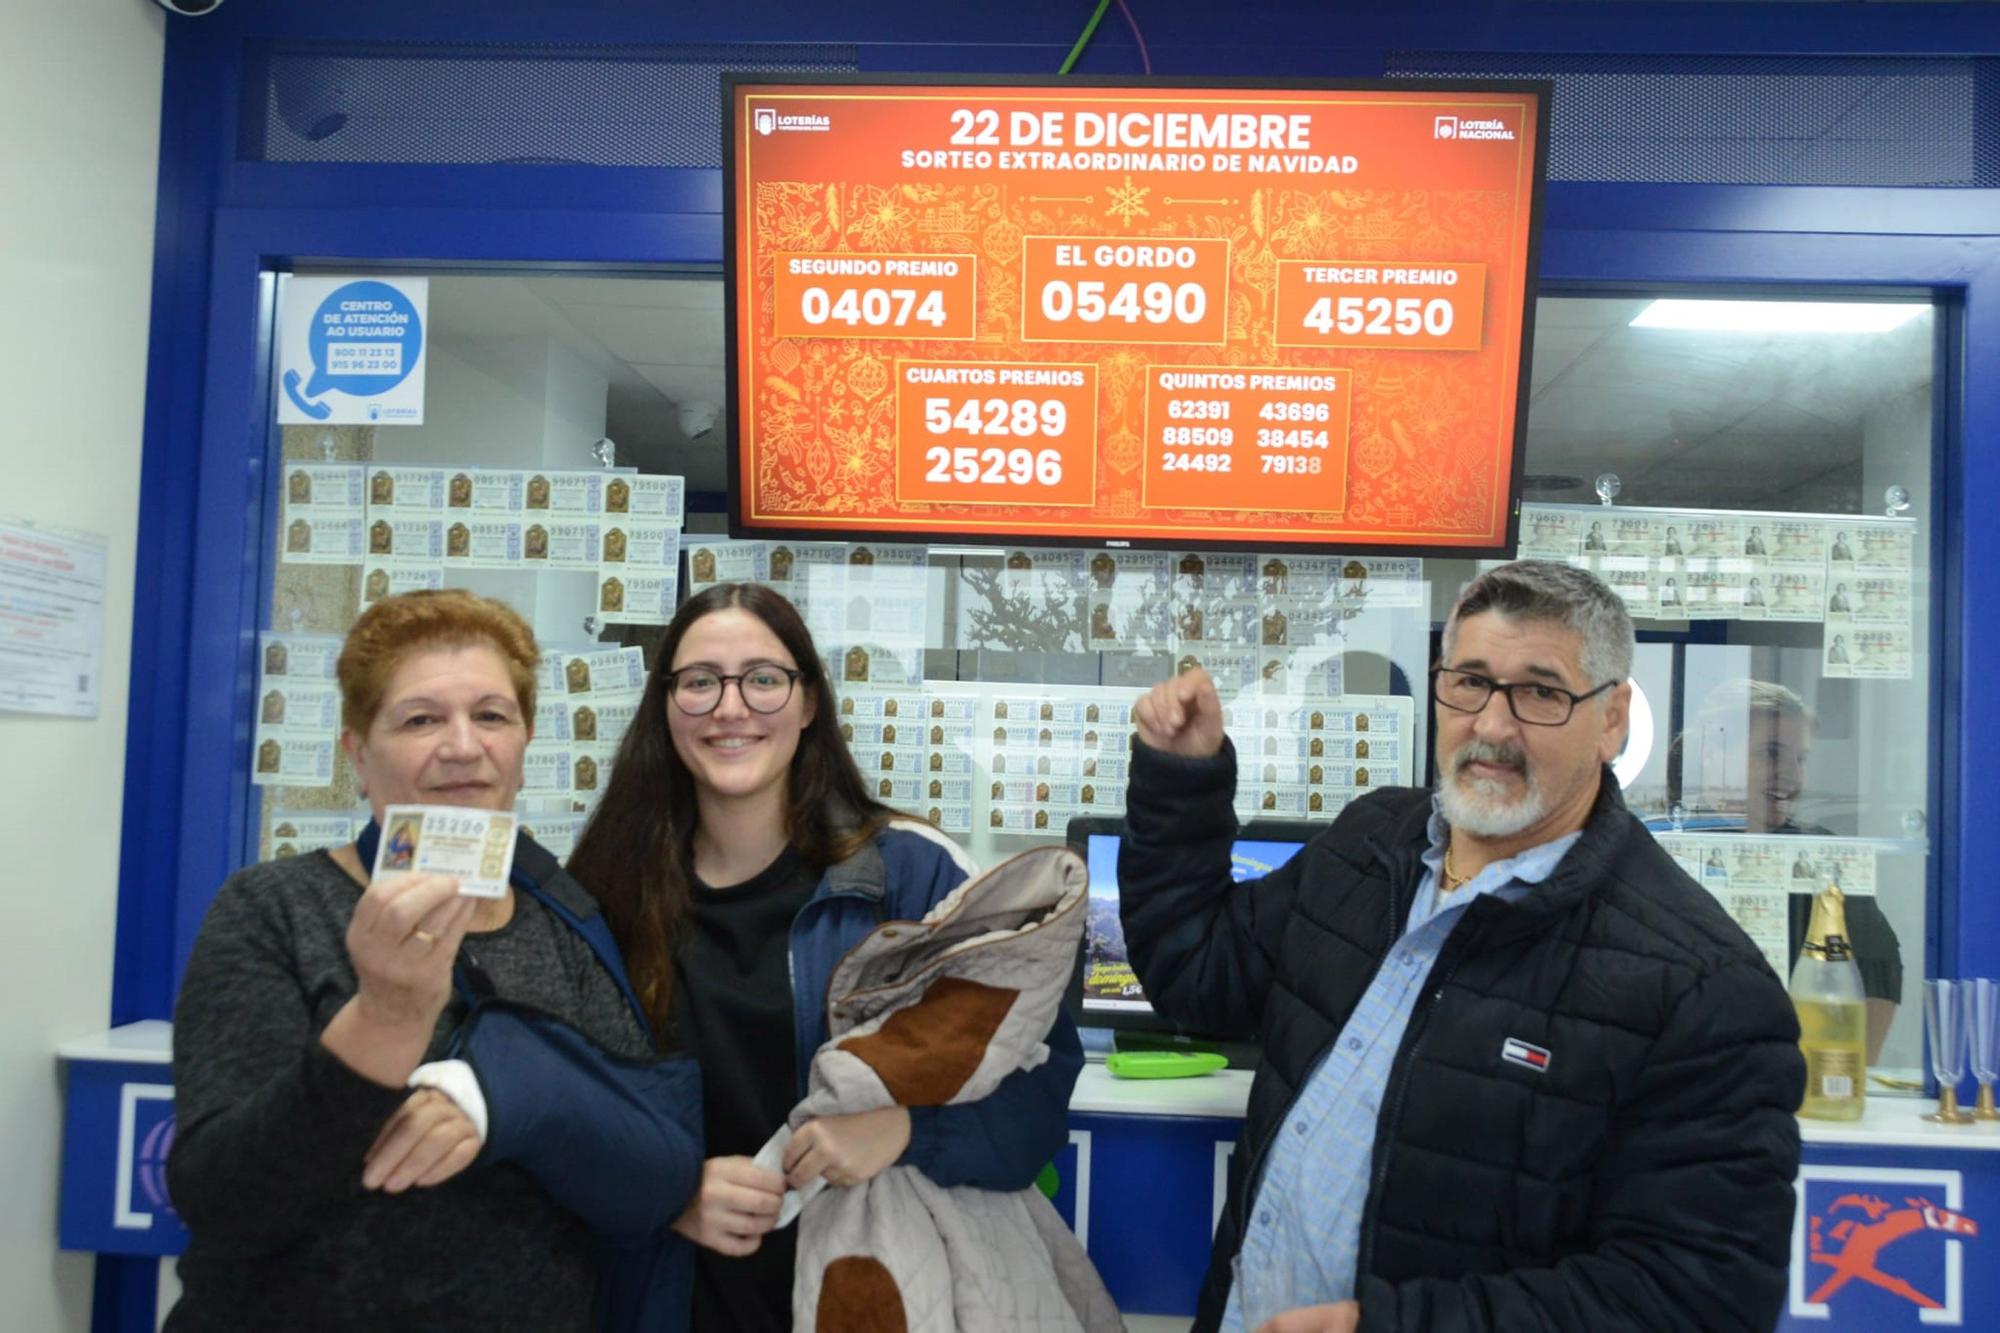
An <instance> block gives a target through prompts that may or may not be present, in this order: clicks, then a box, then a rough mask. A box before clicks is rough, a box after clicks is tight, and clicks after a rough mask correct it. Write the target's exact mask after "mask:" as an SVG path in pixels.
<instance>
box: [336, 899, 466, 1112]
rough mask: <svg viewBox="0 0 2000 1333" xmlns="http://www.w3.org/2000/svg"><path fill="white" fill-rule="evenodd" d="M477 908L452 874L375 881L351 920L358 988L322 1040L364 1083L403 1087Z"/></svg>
mask: <svg viewBox="0 0 2000 1333" xmlns="http://www.w3.org/2000/svg"><path fill="white" fill-rule="evenodd" d="M478 905H479V904H478V900H477V899H473V898H462V897H460V896H459V893H458V881H457V880H456V879H454V878H453V877H452V876H450V875H417V874H401V875H384V876H382V877H381V878H379V879H376V880H375V881H374V882H372V883H371V884H369V886H368V889H367V891H366V892H365V893H363V894H362V895H361V901H360V902H358V903H356V904H355V907H354V915H353V917H352V918H350V919H349V921H348V923H347V958H348V961H349V962H350V963H352V964H353V966H354V976H355V979H356V981H357V982H358V983H359V984H358V987H357V989H356V991H355V994H354V998H353V999H351V1000H349V1001H348V1002H347V1003H346V1004H344V1005H342V1006H341V1008H340V1012H339V1013H337V1014H335V1015H334V1016H333V1021H332V1022H330V1023H328V1024H327V1025H326V1031H324V1032H322V1033H320V1038H319V1039H320V1043H321V1044H322V1045H324V1046H325V1047H326V1048H327V1049H328V1050H330V1051H332V1052H333V1053H334V1054H335V1055H337V1056H339V1057H340V1059H341V1060H342V1062H343V1063H345V1064H346V1065H347V1066H348V1068H350V1069H352V1070H354V1072H355V1073H357V1074H360V1075H361V1076H362V1077H363V1078H366V1079H371V1080H373V1081H374V1082H376V1083H380V1084H382V1085H383V1086H385V1087H391V1088H399V1087H401V1086H403V1083H404V1082H405V1081H406V1080H407V1079H408V1078H409V1077H410V1072H411V1071H412V1070H414V1069H415V1068H416V1067H417V1066H418V1065H419V1064H422V1063H423V1059H424V1052H425V1051H426V1050H427V1049H428V1048H429V1046H430V1041H431V1031H432V1029H433V1028H434V1027H435V1026H436V1025H437V1017H438V1014H439V1013H441V1012H443V1010H444V1006H445V1001H446V1000H448V999H450V998H451V965H452V960H453V959H454V958H456V957H457V956H458V942H459V941H460V940H462V939H464V938H465V931H466V928H467V927H468V926H470V925H471V924H472V913H473V909H474V908H476V907H477V906H478Z"/></svg>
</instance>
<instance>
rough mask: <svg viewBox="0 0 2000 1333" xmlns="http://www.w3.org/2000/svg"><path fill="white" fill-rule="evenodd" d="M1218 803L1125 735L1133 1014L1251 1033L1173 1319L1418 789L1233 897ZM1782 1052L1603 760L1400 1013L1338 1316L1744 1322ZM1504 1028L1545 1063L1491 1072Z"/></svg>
mask: <svg viewBox="0 0 2000 1333" xmlns="http://www.w3.org/2000/svg"><path fill="white" fill-rule="evenodd" d="M1234 786H1235V756H1234V753H1233V751H1231V750H1229V749H1227V748H1225V750H1224V752H1223V753H1222V754H1221V755H1219V756H1217V757H1216V758H1214V759H1208V760H1190V759H1184V758H1180V757H1177V756H1173V755H1169V754H1165V753H1162V752H1160V751H1157V750H1152V749H1150V748H1148V747H1147V746H1144V745H1140V746H1139V747H1138V749H1137V753H1136V755H1135V758H1134V760H1133V766H1132V781H1131V786H1130V788H1129V790H1128V795H1127V800H1128V808H1127V822H1128V824H1129V830H1128V835H1127V837H1126V839H1125V841H1124V847H1123V851H1122V852H1121V854H1120V857H1119V863H1118V880H1119V889H1120V910H1121V913H1122V915H1123V917H1124V922H1125V936H1126V941H1127V944H1128V945H1129V947H1130V949H1131V955H1132V963H1133V966H1134V968H1135V969H1136V970H1137V972H1138V975H1139V979H1140V981H1141V982H1142V983H1143V984H1144V986H1145V988H1146V997H1147V999H1149V1000H1150V1001H1151V1002H1152V1003H1153V1004H1154V1005H1155V1006H1156V1007H1157V1008H1158V1009H1159V1010H1160V1011H1161V1012H1162V1013H1163V1014H1165V1015H1167V1016H1168V1017H1171V1018H1174V1019H1177V1020H1179V1021H1181V1022H1184V1023H1186V1024H1187V1025H1188V1026H1190V1027H1192V1028H1196V1029H1199V1030H1201V1031H1206V1032H1216V1033H1222V1034H1228V1035H1239V1036H1251V1035H1257V1036H1260V1037H1261V1040H1262V1044H1263V1053H1264V1059H1263V1063H1262V1065H1261V1067H1260V1069H1259V1070H1258V1073H1257V1077H1256V1080H1255V1082H1254V1083H1253V1085H1252V1087H1251V1093H1250V1107H1249V1117H1248V1120H1247V1122H1246V1124H1245V1126H1244V1130H1243V1137H1242V1141H1241V1142H1240V1144H1239V1145H1238V1148H1237V1151H1236V1154H1235V1157H1234V1159H1233V1160H1232V1163H1231V1167H1230V1178H1229V1180H1230V1184H1229V1199H1228V1202H1227V1204H1226V1206H1225V1208H1224V1210H1223V1214H1222V1220H1221V1223H1220V1225H1219V1227H1218V1229H1217V1232H1216V1242H1215V1260H1214V1263H1213V1265H1212V1267H1211V1269H1210V1272H1209V1276H1208V1281H1207V1283H1206V1285H1205V1287H1204V1289H1203V1292H1202V1300H1201V1308H1200V1311H1199V1315H1198V1317H1197V1319H1196V1322H1195V1327H1196V1328H1198V1329H1212V1328H1214V1327H1215V1326H1216V1325H1217V1323H1218V1321H1219V1320H1220V1318H1221V1316H1222V1311H1223V1307H1224V1304H1225V1302H1226V1300H1227V1297H1228V1291H1229V1262H1230V1260H1231V1258H1232V1257H1233V1256H1234V1255H1235V1253H1236V1251H1237V1247H1238V1245H1239V1243H1240V1240H1241V1237H1242V1227H1243V1219H1244V1216H1245V1214H1246V1213H1247V1211H1248V1206H1249V1204H1250V1202H1251V1200H1252V1199H1253V1197H1254V1192H1255V1189H1256V1184H1257V1180H1258V1178H1259V1175H1260V1173H1261V1168H1262V1165H1263V1157H1264V1150H1265V1147H1266V1146H1267V1145H1268V1143H1269V1142H1270V1139H1271V1137H1272V1135H1273V1134H1274V1133H1275V1132H1276V1131H1277V1129H1278V1128H1279V1126H1280V1125H1281V1124H1282V1123H1283V1121H1284V1117H1285V1114H1286V1111H1287V1110H1288V1109H1289V1108H1290V1106H1291V1104H1292V1101H1293V1099H1294V1097H1295V1096H1296V1095H1297V1093H1298V1091H1299V1089H1300V1087H1301V1086H1302V1085H1303V1084H1304V1082H1305V1080H1306V1079H1307V1077H1308V1076H1309V1074H1310V1072H1311V1070H1312V1069H1313V1066H1314V1064H1315V1062H1316V1061H1317V1059H1318V1057H1319V1055H1320V1053H1321V1052H1322V1051H1324V1050H1325V1049H1326V1047H1327V1045H1328V1044H1329V1043H1330V1042H1332V1041H1333V1040H1334V1038H1335V1037H1336V1036H1338V1035H1339V1033H1340V1030H1341V1028H1342V1026H1343V1025H1344V1024H1345V1023H1346V1021H1347V1019H1348V1017H1349V1015H1350V1014H1352V1013H1353V1011H1354V1009H1355V1007H1356V1005H1357V1004H1358V1003H1359V1002H1360V999H1361V996H1362V995H1363V993H1364V992H1365V991H1366V990H1367V988H1368V985H1369V983H1370V981H1371V980H1372V978H1373V977H1374V974H1375V970H1376V968H1377V967H1378V966H1379V964H1380V963H1381V961H1382V958H1383V956H1384V955H1385V954H1386V953H1387V951H1388V949H1389V947H1390V946H1391V945H1392V944H1393V943H1394V942H1395V940H1396V939H1397V938H1398V937H1399V936H1400V934H1401V933H1402V930H1403V927H1404V923H1405V922H1406V921H1407V920H1408V916H1409V910H1410V903H1411V900H1412V899H1413V898H1414V896H1415V894H1416V890H1417V887H1418V885H1419V884H1420V883H1421V881H1422V877H1423V865H1422V861H1421V856H1422V852H1423V849H1424V848H1425V846H1426V845H1427V837H1426V831H1425V830H1426V824H1427V821H1428V818H1429V814H1430V793H1428V792H1426V791H1418V790H1412V789H1389V790H1383V791H1379V792H1375V793H1371V794H1370V795H1368V796H1366V797H1363V798H1362V799H1361V800H1359V801H1356V802H1355V803H1354V804H1353V805H1351V806H1349V807H1348V808H1347V809H1346V810H1344V811H1343V812H1342V813H1341V815H1340V817H1339V819H1338V820H1337V821H1335V823H1334V824H1333V825H1332V826H1331V827H1330V828H1329V829H1328V830H1327V832H1325V833H1324V834H1322V835H1320V836H1319V837H1318V838H1316V839H1314V840H1313V841H1312V842H1311V843H1310V844H1308V845H1307V846H1306V847H1305V848H1304V849H1303V850H1302V851H1301V852H1300V853H1299V854H1298V855H1297V856H1296V857H1294V858H1293V859H1292V860H1291V861H1290V862H1289V863H1287V864H1286V865H1285V866H1284V867H1283V868H1281V869H1279V870H1278V871H1276V872H1274V873H1273V874H1271V875H1269V876H1267V877H1265V878H1264V879H1262V880H1259V881H1255V882H1252V883H1248V884H1244V885H1241V886H1236V885H1232V883H1231V880H1230V874H1229V848H1230V842H1231V839H1232V837H1233V835H1234V833H1235V831H1236V819H1235V814H1234V812H1233V810H1232V809H1231V795H1232V792H1233V790H1234ZM1798 1036H1799V1029H1798V1022H1797V1019H1796V1017H1795V1015H1794V1013H1793V1011H1792V1007H1791V1003H1790V1001H1789V999H1788V998H1787V996H1786V994H1785V991H1784V988H1783V987H1782V986H1780V985H1779V984H1778V981H1777V978H1776V977H1774V976H1773V975H1772V974H1771V971H1770V968H1769V967H1768V965H1767V964H1766V963H1765V962H1764V959H1763V958H1762V956H1761V955H1760V954H1759V953H1758V951H1757V950H1756V948H1755V947H1754V946H1752V945H1751V943H1750V941H1749V940H1748V938H1746V937H1745V936H1744V934H1743V932H1742V931H1741V930H1740V929H1739V928H1738V927H1737V926H1736V924H1735V923H1734V922H1732V921H1731V920H1730V919H1729V917H1728V916H1727V915H1726V914H1725V913H1724V912H1723V910H1722V908H1721V906H1720V905H1719V904H1718V903H1716V902H1715V900H1714V899H1713V898H1712V897H1711V896H1710V895H1709V894H1708V893H1707V892H1706V891H1705V890H1704V889H1702V888H1701V887H1700V886H1699V885H1697V884H1695V883H1694V881H1692V880H1690V879H1689V878H1688V877H1687V876H1686V875H1685V874H1684V873H1683V872H1682V871H1681V870H1680V868H1679V867H1678V866H1677V865H1675V863H1674V861H1673V859H1672V858H1671V857H1669V856H1668V855H1667V854H1666V853H1665V852H1664V851H1662V850H1661V849H1660V847H1659V845H1658V844H1657V843H1655V842H1654V841H1653V839H1652V837H1651V835H1650V834H1648V833H1647V832H1646V831H1645V829H1644V827H1643V826H1642V825H1641V824H1640V823H1639V822H1638V820H1636V819H1634V818H1633V817H1632V816H1631V814H1629V813H1628V812H1627V811H1626V809H1625V805H1624V802H1623V800H1622V799H1621V798H1620V796H1619V793H1618V787H1617V783H1616V781H1615V780H1614V779H1613V778H1612V777H1611V775H1610V772H1609V770H1608V769H1607V770H1606V771H1605V774H1604V779H1603V786H1602V789H1601V792H1600V795H1599V797H1598V799H1597V803H1596V805H1595V807H1594V808H1593V810H1592V812H1591V814H1590V816H1589V819H1588V821H1587V823H1586V825H1585V828H1584V833H1583V837H1582V838H1581V839H1580V840H1579V841H1578V842H1577V844H1576V845H1575V846H1574V847H1572V848H1571V849H1570V851H1569V853H1568V854H1567V855H1566V856H1564V858H1563V860H1562V862H1561V863H1560V864H1559V865H1558V866H1557V868H1556V870H1555V872H1554V873H1553V874H1552V875H1550V876H1549V878H1548V879H1547V880H1546V881H1545V882H1544V883H1543V884H1541V885H1539V886H1538V887H1537V888H1536V889H1535V890H1534V892H1532V893H1531V894H1529V895H1528V896H1527V897H1525V898H1524V899H1522V900H1520V901H1519V902H1516V903H1508V902H1504V901H1502V900H1500V899H1497V898H1493V897H1484V898H1480V899H1478V900H1476V901H1475V902H1473V903H1472V904H1471V905H1470V906H1468V907H1467V908H1466V912H1465V916H1464V918H1463V919H1462V920H1461V921H1460V923H1459V924H1458V926H1457V928H1456V929H1455V930H1454V931H1453V932H1452V934H1451V937H1450V939H1449V940H1448V941H1447V943H1446V945H1445V948H1444V952H1443V953H1442V955H1441V956H1440V957H1439V959H1438V962H1437V965H1436V967H1435V968H1434V969H1433V970H1432V972H1431V975H1430V977H1429V979H1428V981H1427V982H1426V985H1425V988H1424V991H1423V993H1422V995H1421V996H1420V997H1419V999H1418V1002H1417V1008H1416V1011H1415V1013H1414V1014H1413V1015H1412V1017H1411V1020H1410V1025H1409V1028H1408V1031H1407V1032H1406V1034H1405V1035H1404V1038H1403V1041H1402V1045H1401V1047H1400V1049H1399V1050H1398V1051H1397V1054H1396V1060H1395V1064H1394V1066H1393V1068H1392V1070H1391V1073H1390V1078H1389V1086H1388V1088H1387V1089H1386V1090H1385V1094H1384V1097H1383V1100H1382V1108H1383V1109H1382V1112H1381V1115H1380V1117H1379V1120H1378V1123H1377V1130H1376V1139H1375V1152H1374V1160H1373V1165H1372V1167H1371V1179H1370V1182H1369V1190H1368V1199H1367V1204H1366V1207H1365V1210H1364V1214H1363V1218H1362V1224H1361V1237H1360V1252H1359V1260H1358V1265H1357V1268H1358V1272H1357V1279H1356V1284H1355V1287H1356V1295H1357V1297H1358V1299H1359V1300H1360V1303H1361V1327H1362V1329H1363V1330H1369V1331H1371V1333H1372V1331H1374V1330H1388V1329H1398V1330H1411V1333H1415V1331H1416V1330H1428V1333H1457V1331H1458V1330H1485V1329H1507V1330H1515V1329H1563V1330H1575V1333H1586V1331H1588V1333H1601V1331H1602V1330H1606V1329H1661V1330H1666V1329H1673V1330H1689V1331H1690V1333H1697V1331H1698V1333H1718V1331H1719V1330H1726V1329H1758V1330H1763V1329H1769V1328H1770V1327H1771V1326H1772V1325H1773V1324H1774V1323H1775V1322H1776V1320H1777V1317H1778V1312H1779V1308H1780V1306H1781V1304H1782V1301H1783V1297H1784V1292H1785V1280H1786V1279H1785V1273H1786V1265H1787V1261H1788V1259H1789V1251H1790V1246H1791V1230H1792V1211H1793V1203H1792V1180H1793V1178H1794V1176H1795V1175H1796V1174H1797V1171H1798V1164H1799V1130H1798V1124H1797V1121H1796V1120H1795V1119H1794V1118H1793V1112H1794V1111H1795V1110H1796V1109H1797V1107H1798V1105H1799V1102H1800V1100H1801V1098H1802V1096H1803V1094H1804V1089H1805V1064H1804V1061H1803V1059H1802V1058H1801V1056H1800V1054H1799V1049H1798ZM1510 1037H1511V1038H1518V1039H1520V1040H1522V1041H1524V1042H1528V1043H1531V1044H1533V1045H1535V1046H1540V1047H1545V1048H1547V1049H1548V1050H1549V1052H1550V1053H1551V1056H1550V1060H1549V1063H1548V1067H1547V1068H1546V1069H1544V1070H1540V1071H1535V1070H1531V1069H1528V1068H1525V1067H1523V1066H1521V1065H1519V1064H1515V1063H1510V1062H1507V1061H1504V1060H1502V1059H1501V1046H1502V1043H1503V1042H1505V1041H1506V1040H1507V1039H1508V1038H1510Z"/></svg>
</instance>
